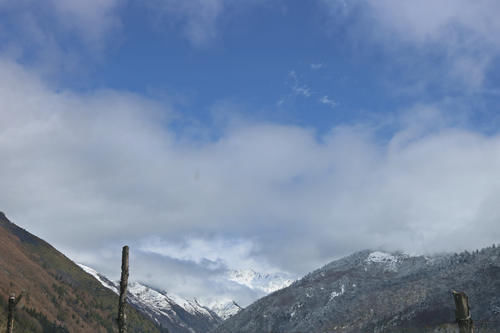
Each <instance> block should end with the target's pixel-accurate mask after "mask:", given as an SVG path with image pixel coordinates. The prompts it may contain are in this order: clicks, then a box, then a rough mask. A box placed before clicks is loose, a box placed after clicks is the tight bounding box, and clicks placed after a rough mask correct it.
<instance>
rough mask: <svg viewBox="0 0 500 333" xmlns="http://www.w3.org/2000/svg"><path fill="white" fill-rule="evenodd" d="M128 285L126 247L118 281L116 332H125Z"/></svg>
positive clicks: (123, 251)
mask: <svg viewBox="0 0 500 333" xmlns="http://www.w3.org/2000/svg"><path fill="white" fill-rule="evenodd" d="M127 285H128V246H124V247H123V250H122V276H121V280H120V299H119V301H118V331H119V332H120V333H125V332H127V323H126V321H127V317H126V315H125V304H126V303H127Z"/></svg>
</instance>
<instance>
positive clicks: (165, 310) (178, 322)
mask: <svg viewBox="0 0 500 333" xmlns="http://www.w3.org/2000/svg"><path fill="white" fill-rule="evenodd" d="M80 267H82V269H83V270H85V271H86V272H87V273H89V274H90V275H92V276H94V277H95V278H96V279H97V280H98V281H99V282H100V283H101V284H102V285H103V286H105V287H106V288H108V289H111V290H112V291H113V292H115V293H117V294H118V292H119V283H118V282H113V281H111V280H109V279H107V278H106V277H105V276H104V275H102V274H100V273H98V272H97V271H96V270H94V269H92V268H90V267H88V266H85V265H82V264H80ZM127 299H128V302H129V303H130V304H132V305H133V306H134V307H135V308H137V309H138V310H139V311H141V312H143V313H145V314H147V315H148V316H149V317H151V318H152V319H153V320H154V321H156V322H157V323H159V324H161V325H162V327H165V328H167V329H168V330H169V331H170V332H171V333H177V332H179V333H184V332H189V333H202V332H207V331H209V330H210V329H213V328H214V327H215V326H217V325H218V324H219V323H220V322H221V321H222V319H221V318H220V317H219V316H218V315H217V314H216V313H215V312H214V311H212V310H211V309H209V308H208V307H205V306H203V305H201V304H199V302H198V301H197V300H196V299H194V300H187V299H184V298H182V297H180V296H178V295H175V294H171V293H167V292H165V291H159V290H156V289H154V288H151V287H149V286H146V285H144V284H141V283H139V282H130V283H129V285H128V296H127Z"/></svg>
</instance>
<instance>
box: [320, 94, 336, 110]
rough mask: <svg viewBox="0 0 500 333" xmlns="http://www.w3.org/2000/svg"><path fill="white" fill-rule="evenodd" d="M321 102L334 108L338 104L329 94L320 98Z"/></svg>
mask: <svg viewBox="0 0 500 333" xmlns="http://www.w3.org/2000/svg"><path fill="white" fill-rule="evenodd" d="M319 102H320V103H321V104H325V105H328V106H329V107H331V108H334V107H336V106H337V102H335V101H334V100H333V99H331V98H329V97H328V96H327V95H325V96H323V97H321V98H320V99H319Z"/></svg>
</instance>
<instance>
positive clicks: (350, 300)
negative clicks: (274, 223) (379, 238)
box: [213, 246, 500, 333]
mask: <svg viewBox="0 0 500 333" xmlns="http://www.w3.org/2000/svg"><path fill="white" fill-rule="evenodd" d="M452 290H458V291H465V292H466V293H467V294H468V295H469V300H470V303H471V307H472V318H473V319H474V320H475V321H476V327H477V328H478V330H477V331H476V332H498V327H500V249H498V248H497V247H495V246H492V247H489V248H485V249H482V250H480V251H475V252H472V253H470V252H462V253H460V254H453V255H451V254H443V255H434V256H410V255H407V254H403V253H385V252H380V251H368V250H367V251H361V252H358V253H355V254H353V255H351V256H348V257H345V258H343V259H340V260H336V261H333V262H331V263H329V264H327V265H326V266H324V267H322V268H320V269H318V270H316V271H314V272H312V273H310V274H308V275H306V276H305V277H304V278H302V279H300V280H298V281H296V282H294V283H293V284H291V285H290V286H289V287H287V288H284V289H281V290H278V291H276V292H274V293H271V294H270V295H268V296H266V297H263V298H262V299H260V300H258V301H256V302H255V303H253V304H251V305H250V306H248V307H247V308H245V309H244V310H242V311H240V312H239V313H238V314H236V315H234V316H233V317H231V318H229V319H228V320H226V321H224V322H223V323H222V324H221V325H220V326H218V327H217V328H216V329H214V330H213V333H232V332H240V333H245V332H273V333H278V332H283V333H285V332H286V333H299V332H342V333H359V332H374V333H379V332H387V333H391V332H394V333H396V332H398V333H399V332H447V331H450V332H455V330H456V324H455V314H454V310H455V305H454V301H453V297H452Z"/></svg>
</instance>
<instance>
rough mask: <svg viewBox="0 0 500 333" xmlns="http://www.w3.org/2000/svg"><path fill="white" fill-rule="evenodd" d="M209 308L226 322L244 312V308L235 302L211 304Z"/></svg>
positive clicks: (226, 301) (222, 301)
mask: <svg viewBox="0 0 500 333" xmlns="http://www.w3.org/2000/svg"><path fill="white" fill-rule="evenodd" d="M209 308H210V309H211V310H212V311H214V312H215V313H217V315H218V316H219V317H221V318H222V320H226V319H228V318H230V317H232V316H234V315H235V314H237V313H238V312H240V311H241V310H243V308H242V307H241V306H240V305H239V304H238V303H236V302H235V301H233V300H219V301H217V302H213V303H211V304H210V305H209Z"/></svg>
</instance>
